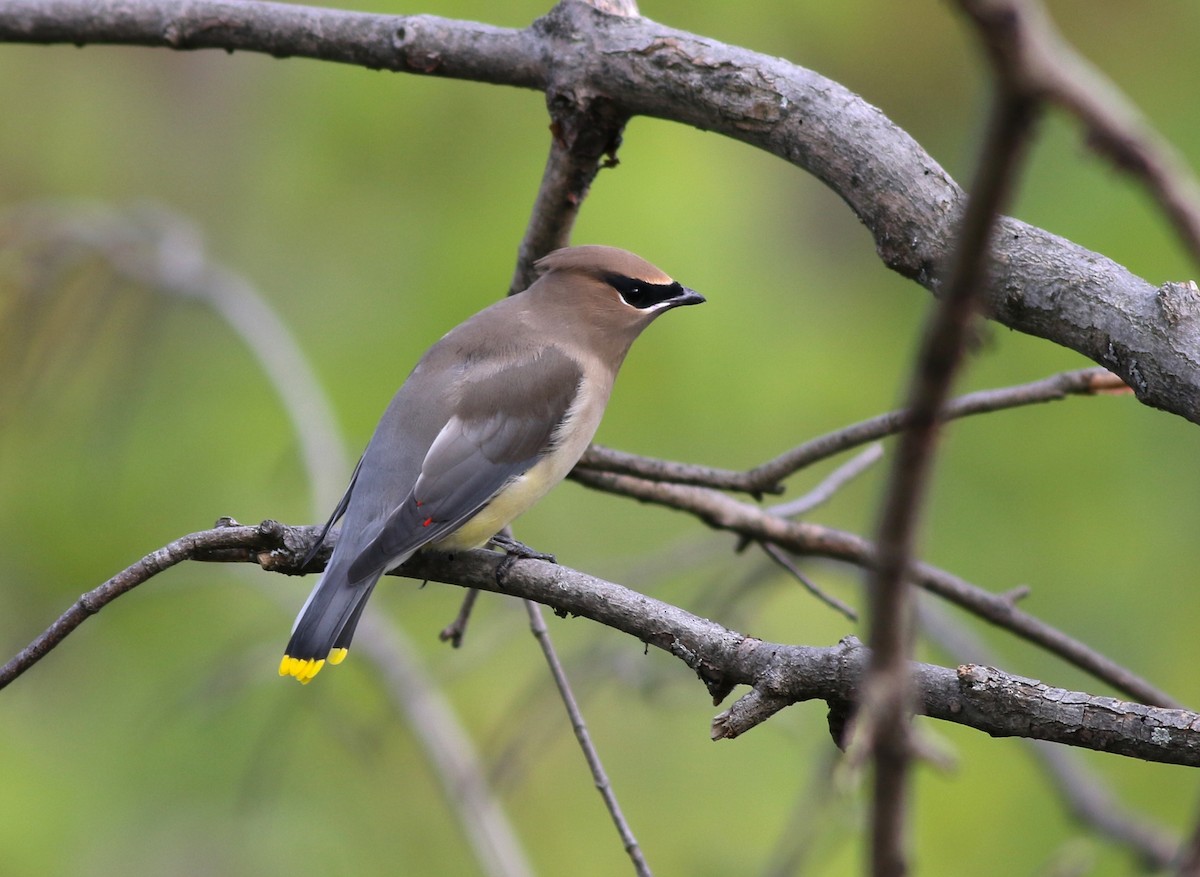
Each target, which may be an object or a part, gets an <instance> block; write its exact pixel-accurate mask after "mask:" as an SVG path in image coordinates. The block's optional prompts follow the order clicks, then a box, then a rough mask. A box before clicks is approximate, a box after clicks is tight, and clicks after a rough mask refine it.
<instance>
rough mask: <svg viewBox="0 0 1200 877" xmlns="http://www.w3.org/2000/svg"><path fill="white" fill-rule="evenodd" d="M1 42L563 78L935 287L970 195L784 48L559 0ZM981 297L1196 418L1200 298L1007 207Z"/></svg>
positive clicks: (317, 14) (20, 17) (58, 16)
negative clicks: (699, 139)
mask: <svg viewBox="0 0 1200 877" xmlns="http://www.w3.org/2000/svg"><path fill="white" fill-rule="evenodd" d="M0 41H11V42H33V43H56V42H62V43H74V44H77V45H84V44H87V43H121V44H127V45H146V46H161V47H164V48H173V49H198V48H221V49H227V50H231V51H232V50H243V51H256V52H264V53H266V54H270V55H275V56H279V57H284V56H290V55H297V56H304V57H309V58H318V59H322V60H328V61H338V62H342V63H349V64H359V65H361V66H364V67H370V68H383V69H388V70H395V71H403V72H409V73H421V74H430V75H437V76H448V77H454V78H460V79H470V80H475V81H480V82H490V83H495V84H503V85H515V86H520V87H523V88H531V89H537V90H540V91H543V92H545V91H546V90H547V89H548V87H549V86H550V85H551V83H555V84H556V87H559V88H561V87H562V86H563V84H564V83H566V82H571V83H573V86H572V87H573V89H574V90H575V91H577V92H579V93H588V92H590V93H594V94H598V95H603V96H604V97H605V98H606V100H608V101H610V102H611V106H612V107H613V108H614V109H615V110H616V111H618V112H619V113H623V114H625V115H638V114H640V115H650V116H656V117H658V118H662V119H667V120H672V121H677V122H682V123H684V124H688V125H693V126H695V127H697V128H701V129H703V130H709V131H715V132H718V133H721V134H725V135H726V136H729V137H733V138H735V139H738V140H741V141H744V142H746V143H749V144H751V145H753V146H756V147H758V148H760V149H764V150H766V151H767V152H770V153H772V154H774V155H777V156H779V157H781V158H783V159H785V160H787V161H789V162H791V163H793V164H795V165H797V166H798V167H801V168H803V169H805V170H807V171H809V172H810V173H812V174H813V175H815V176H816V177H818V178H819V179H820V180H822V181H823V182H824V183H825V184H826V185H828V186H829V187H830V188H831V189H833V190H834V191H835V192H837V193H838V194H839V195H840V196H841V197H842V198H843V199H844V200H845V201H846V203H847V204H848V205H849V206H850V208H851V209H852V210H853V211H854V212H855V214H856V215H857V216H858V217H859V218H860V219H861V220H862V222H863V223H864V224H865V225H866V226H867V228H868V229H869V230H870V231H871V233H872V235H874V237H875V242H876V247H877V250H878V252H879V255H880V258H882V259H883V261H884V262H885V264H887V265H888V266H889V267H891V268H892V269H894V270H895V271H898V272H899V273H901V274H903V275H905V276H906V277H911V278H913V279H914V280H916V281H918V282H919V283H921V284H922V285H924V286H926V287H928V288H929V289H931V290H933V291H935V292H936V291H938V278H937V275H936V271H935V267H936V266H937V265H939V264H942V263H944V261H945V259H946V257H947V255H948V253H949V248H950V246H951V242H952V240H953V233H954V224H955V221H956V220H957V218H958V216H959V214H960V212H961V210H962V207H963V201H964V199H963V194H962V190H961V189H960V188H959V187H958V185H957V184H956V183H955V182H954V181H953V180H952V179H951V178H950V177H949V176H948V175H947V174H946V172H945V171H944V170H942V168H941V167H940V166H939V165H938V164H937V162H936V161H934V160H933V159H932V158H931V157H930V156H929V155H928V154H926V153H925V152H924V150H922V149H921V147H920V146H919V145H918V144H917V143H916V142H915V141H914V140H913V139H912V138H911V137H909V136H908V135H907V134H906V133H905V132H904V131H902V130H900V129H899V128H897V127H896V126H895V125H894V124H893V123H892V122H891V121H890V120H889V119H888V118H887V117H886V116H885V115H884V114H883V113H881V112H880V111H879V110H878V109H876V108H875V107H873V106H871V105H870V104H868V103H866V102H865V101H864V100H862V99H861V98H860V97H858V96H857V95H855V94H853V93H852V92H850V91H849V90H848V89H846V88H844V87H843V86H841V85H839V84H838V83H836V82H832V81H830V80H828V79H826V78H824V77H822V76H820V75H818V74H816V73H814V72H812V71H810V70H806V69H804V68H803V67H799V66H797V65H794V64H790V63H788V62H787V61H784V60H782V59H779V58H771V57H768V56H765V55H761V54H758V53H756V52H751V51H748V50H746V49H742V48H738V47H734V46H728V45H725V44H723V43H719V42H716V41H714V40H709V39H705V38H703V37H698V36H695V35H693V34H689V33H686V32H683V31H677V30H673V29H671V28H668V27H665V26H663V25H660V24H657V23H655V22H653V21H650V20H648V19H632V18H627V17H619V16H611V15H606V14H605V13H603V12H600V11H598V10H596V9H594V8H592V7H591V6H589V5H587V4H585V3H583V2H581V0H564V2H563V3H561V4H560V5H559V6H557V7H556V8H555V9H554V10H553V11H552V12H551V13H550V14H549V15H547V16H546V17H545V18H543V19H541V20H539V21H538V22H536V23H535V24H534V25H533V26H532V27H530V28H528V29H526V30H522V31H514V30H505V29H503V28H496V27H489V26H486V25H481V24H476V23H473V22H463V21H451V20H447V19H440V18H436V17H433V16H383V15H366V14H362V13H351V12H341V11H336V10H324V9H314V8H309V7H303V6H291V5H284V4H274V3H238V2H230V0H186V2H185V0H158V2H144V3H136V4H128V3H116V2H104V0H8V2H7V3H5V4H3V6H0ZM985 305H986V308H987V310H988V312H989V314H990V315H991V316H992V317H993V318H995V319H997V320H998V321H1000V322H1001V323H1003V324H1005V325H1007V326H1009V327H1011V328H1013V329H1017V330H1019V331H1022V332H1026V333H1028V334H1031V335H1036V336H1039V337H1043V338H1047V339H1050V340H1052V341H1055V342H1056V343H1058V344H1062V345H1064V346H1066V347H1070V348H1072V349H1074V350H1077V351H1079V352H1080V353H1082V354H1084V355H1085V356H1088V357H1090V358H1091V359H1093V360H1095V361H1096V362H1098V363H1100V364H1101V365H1104V366H1105V367H1106V368H1110V369H1112V370H1113V371H1114V372H1116V373H1117V374H1119V375H1120V376H1121V377H1122V378H1123V379H1124V380H1125V381H1126V383H1128V384H1129V385H1130V386H1131V387H1132V388H1133V389H1134V391H1135V392H1136V393H1137V394H1138V397H1139V398H1140V399H1141V400H1142V401H1143V402H1145V403H1146V404H1149V405H1153V406H1155V407H1158V408H1163V409H1165V410H1167V411H1172V412H1174V413H1176V414H1179V415H1181V416H1183V417H1186V418H1188V419H1189V420H1192V421H1196V422H1200V353H1197V351H1200V294H1198V293H1197V290H1196V288H1195V286H1194V285H1192V284H1187V283H1167V284H1164V285H1163V286H1161V287H1158V288H1155V287H1154V286H1153V285H1152V284H1151V283H1149V282H1147V281H1145V280H1143V279H1141V278H1139V277H1136V276H1135V275H1133V274H1131V273H1130V272H1129V271H1127V270H1126V269H1124V268H1123V267H1121V266H1120V265H1118V264H1116V263H1115V262H1112V261H1111V260H1109V259H1106V258H1104V257H1103V256H1100V255H1098V254H1096V253H1092V252H1090V251H1088V250H1086V249H1084V248H1082V247H1079V246H1077V245H1075V244H1072V243H1071V242H1070V241H1067V240H1064V239H1063V238H1060V237H1057V236H1056V235H1052V234H1050V233H1049V232H1046V231H1043V230H1041V229H1038V228H1034V227H1032V226H1029V225H1026V224H1025V223H1021V222H1018V221H1016V220H1013V219H1006V220H1003V221H1002V222H1001V224H1000V233H999V234H998V236H997V239H996V262H995V265H994V267H993V271H992V273H991V276H990V282H989V286H988V289H987V292H986V302H985Z"/></svg>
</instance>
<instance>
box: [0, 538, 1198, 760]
mask: <svg viewBox="0 0 1200 877" xmlns="http://www.w3.org/2000/svg"><path fill="white" fill-rule="evenodd" d="M317 531H318V528H315V527H309V526H305V527H287V526H284V525H282V524H279V523H276V522H274V521H265V522H263V523H262V524H260V525H258V526H254V527H246V526H241V525H237V524H236V523H230V524H229V525H228V526H223V527H218V528H216V529H213V530H206V531H202V532H199V533H193V534H190V535H188V536H185V537H183V538H181V539H179V540H176V541H175V542H173V543H171V544H170V545H168V546H166V547H164V548H163V549H161V550H160V551H157V552H154V553H153V554H151V555H148V556H147V558H145V559H144V560H143V561H140V562H139V563H138V564H135V565H134V566H133V567H131V568H130V569H128V570H125V571H124V572H122V573H120V574H118V575H117V576H114V578H113V579H112V580H110V582H109V583H106V584H105V585H103V586H101V587H100V588H97V589H95V590H94V591H92V592H89V594H88V595H86V596H85V598H81V601H82V599H86V600H87V602H88V606H89V610H88V614H94V613H95V612H97V611H99V610H100V609H101V608H103V607H104V606H106V605H107V604H108V603H110V602H111V601H112V600H114V599H116V597H118V596H120V595H121V594H123V593H127V592H128V591H129V590H130V589H131V588H132V587H134V586H136V585H137V584H140V583H141V582H144V581H146V580H148V579H149V578H150V577H151V576H152V575H153V574H154V570H155V569H156V568H157V567H158V565H159V564H161V568H162V569H166V568H168V567H169V566H171V565H174V563H178V562H180V561H181V560H185V559H193V560H204V561H219V562H250V563H257V564H258V565H260V566H261V567H262V568H263V569H266V570H269V571H274V572H282V573H285V574H297V573H300V572H302V571H306V572H311V571H314V570H301V568H300V566H299V564H300V562H301V561H302V560H303V558H304V556H305V554H306V552H307V550H308V548H309V546H310V544H311V542H312V540H313V539H315V538H316V537H317ZM328 548H329V546H326V547H325V549H324V550H323V552H322V555H323V558H327V557H328ZM152 559H157V560H152ZM167 559H169V562H166V561H167ZM502 562H504V560H503V558H502V557H501V556H499V555H497V554H494V553H492V552H488V551H482V550H477V551H466V552H461V553H459V554H457V555H455V556H454V557H453V558H450V557H447V556H445V555H443V554H439V553H426V554H419V555H418V556H416V557H414V558H412V559H410V560H409V561H408V562H407V563H405V564H404V565H403V566H402V567H401V568H400V570H399V571H398V572H397V574H400V575H404V576H408V577H411V578H416V579H426V580H430V581H438V582H444V583H446V584H453V585H458V586H461V587H467V588H478V589H479V590H484V591H493V592H495V593H502V594H508V595H509V596H513V597H520V598H522V599H526V600H534V601H536V602H538V603H542V604H545V605H547V606H550V607H551V608H553V609H554V610H555V611H556V612H558V613H560V614H566V615H576V616H582V617H584V618H589V619H591V620H593V621H596V622H598V623H600V624H603V625H605V626H607V627H611V628H613V629H615V630H618V631H621V632H623V633H626V634H628V635H630V636H632V637H634V638H635V639H636V640H638V641H639V642H641V643H644V644H646V645H648V646H653V647H654V648H656V649H660V650H662V651H664V652H667V653H668V654H671V655H674V656H675V657H676V658H678V659H679V660H681V661H683V662H684V663H685V664H686V665H687V666H688V667H689V668H691V669H692V670H693V671H694V672H695V673H696V674H697V675H698V676H699V678H700V679H701V681H702V682H704V684H705V685H706V687H707V688H708V690H709V692H710V693H713V694H714V697H715V698H717V699H720V698H722V697H724V696H725V694H727V693H728V692H730V691H732V690H733V688H735V687H736V686H738V685H747V686H750V687H751V690H752V694H753V696H752V697H751V699H750V700H749V701H747V702H745V703H743V704H741V705H740V706H739V705H738V703H735V704H734V705H733V706H732V707H731V708H730V710H729V711H728V712H727V713H725V714H723V715H722V716H720V717H718V719H717V720H716V721H715V724H714V733H716V734H718V736H719V737H722V738H730V737H735V736H738V735H740V734H743V733H745V732H746V731H748V730H750V729H751V728H752V727H754V726H755V724H758V723H759V722H761V720H762V719H763V718H764V717H765V716H766V715H767V714H768V712H767V711H764V710H761V709H757V708H752V707H754V705H755V703H756V702H758V703H762V702H766V703H770V704H772V705H774V709H773V710H771V711H770V712H774V711H775V710H777V709H778V708H779V707H781V706H785V705H787V704H794V703H800V702H803V701H808V700H823V701H825V702H826V703H829V704H833V705H838V706H840V707H845V706H848V705H850V704H853V703H855V702H856V700H857V698H858V696H859V692H860V690H861V686H862V682H863V679H864V677H865V673H866V668H867V661H868V659H869V654H868V651H867V649H865V648H864V647H863V646H862V645H861V644H860V643H858V642H857V641H856V640H854V639H853V638H848V639H846V640H844V641H843V642H842V643H840V644H839V645H837V646H832V647H828V648H814V647H808V646H796V645H784V644H781V643H771V642H765V641H762V640H757V639H754V638H752V637H747V636H745V635H743V634H740V633H738V632H736V631H732V630H729V629H728V628H725V627H723V626H722V625H720V624H717V623H716V622H714V621H710V620H708V619H706V618H700V617H698V616H696V615H692V614H691V613H689V612H686V611H685V610H683V609H680V608H678V607H676V606H672V605H671V604H669V603H664V602H662V601H661V600H656V599H654V598H653V597H648V596H646V595H644V594H639V593H637V592H635V591H631V590H629V589H628V588H624V587H622V586H621V585H618V584H614V583H612V582H607V581H604V580H603V579H598V578H595V577H593V576H589V575H586V574H585V573H581V572H578V571H576V570H572V569H569V568H567V567H563V566H560V565H557V564H551V563H546V562H544V561H538V560H518V561H516V562H515V563H514V564H513V565H512V566H511V568H510V570H509V572H508V573H507V574H506V575H504V576H500V577H497V570H498V568H499V566H500V564H501V563H502ZM321 563H323V559H318V561H317V562H315V563H314V566H320V565H321ZM498 578H499V579H500V581H497V579H498ZM112 582H122V583H124V586H123V587H119V588H118V587H111V583H112ZM76 611H77V610H76V609H75V607H72V608H71V609H69V610H68V611H67V612H66V613H64V616H63V617H64V619H66V618H68V616H70V617H73V616H74V613H75V612H76ZM85 617H86V616H85ZM78 623H79V622H78V621H76V622H75V623H74V624H73V625H71V626H70V627H69V628H67V629H65V630H64V627H66V624H67V622H64V621H63V620H62V619H60V621H59V622H56V623H55V624H54V625H52V626H51V628H50V629H49V630H48V631H47V632H46V633H45V634H43V635H42V636H41V637H39V638H38V639H37V640H35V641H34V643H32V644H31V645H30V646H29V647H27V648H26V649H24V650H22V652H21V654H20V655H19V656H18V658H17V659H14V660H13V661H10V662H9V664H8V665H6V666H5V667H4V668H3V669H0V687H3V686H4V685H7V684H8V683H10V682H12V681H13V680H14V679H15V678H16V677H17V676H19V675H20V674H21V673H23V672H24V671H25V670H27V669H29V668H30V667H31V666H32V665H33V664H35V663H36V662H37V660H39V659H40V658H41V657H43V656H44V655H45V654H46V653H48V652H49V651H50V650H51V649H52V648H54V647H55V646H56V645H58V644H59V643H61V642H62V640H63V639H64V638H65V637H66V636H67V634H69V633H70V630H72V629H74V627H77V626H78ZM57 631H61V632H59V633H54V632H57ZM912 674H913V680H914V691H915V693H916V704H917V708H918V712H919V713H921V714H923V715H926V716H929V717H931V718H935V719H939V720H942V721H949V722H954V723H956V724H960V725H966V726H968V727H972V728H975V729H977V730H980V731H983V732H984V733H986V734H990V735H992V736H996V737H1008V736H1021V737H1027V738H1029V739H1038V740H1048V741H1051V742H1056V743H1065V744H1068V745H1072V746H1079V747H1082V748H1086V749H1093V750H1096V751H1100V752H1110V753H1114V754H1118V755H1126V756H1129V757H1132V758H1139V759H1142V760H1145V761H1156V762H1162V763H1166V764H1180V765H1186V766H1200V714H1197V713H1193V712H1190V711H1188V710H1182V709H1163V708H1159V707H1149V706H1144V705H1141V704H1135V703H1128V702H1124V701H1119V700H1117V699H1115V698H1111V697H1096V696H1093V695H1090V694H1085V693H1082V692H1074V691H1066V690H1063V689H1056V688H1052V687H1050V686H1047V685H1043V684H1042V683H1040V682H1037V681H1036V680H1032V679H1023V678H1021V677H1016V676H1009V675H1008V674H1005V673H1001V672H1000V671H998V670H993V669H990V668H986V667H980V666H976V665H965V666H963V667H960V668H958V669H957V670H955V669H952V668H947V667H937V666H933V665H930V664H920V663H914V664H913V665H912Z"/></svg>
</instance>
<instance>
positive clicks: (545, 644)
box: [525, 600, 651, 877]
mask: <svg viewBox="0 0 1200 877" xmlns="http://www.w3.org/2000/svg"><path fill="white" fill-rule="evenodd" d="M525 608H526V610H527V611H528V612H529V626H530V628H531V629H532V630H533V635H534V636H535V637H536V638H537V641H538V644H539V645H540V646H541V647H542V654H544V655H545V656H546V663H547V664H548V665H549V667H550V673H551V675H552V676H553V677H554V684H555V685H557V686H558V693H559V694H560V695H561V696H562V700H563V704H564V705H565V706H566V708H567V715H568V716H569V717H570V719H571V729H572V730H573V731H574V732H575V739H576V740H578V741H579V748H580V749H582V750H583V757H584V758H585V759H587V763H588V769H589V770H591V772H592V779H593V780H594V781H595V783H596V789H597V790H598V791H599V792H600V797H601V798H603V799H604V806H605V807H606V808H607V809H608V813H609V815H610V816H611V817H612V821H613V824H614V825H615V826H616V827H617V833H618V834H619V835H620V836H621V843H622V844H623V845H624V847H625V852H626V853H628V855H629V859H630V861H632V862H633V870H634V872H635V873H636V874H637V875H638V877H650V874H651V872H650V866H649V865H648V864H647V863H646V857H645V856H644V855H643V854H642V848H641V846H639V844H638V842H637V838H635V837H634V836H633V829H632V828H630V826H629V821H628V820H627V819H626V818H625V814H624V813H623V812H622V810H621V805H620V804H619V803H618V802H617V794H616V792H615V791H614V790H613V787H612V783H611V782H610V781H609V779H608V774H607V772H605V770H604V764H603V763H602V762H601V761H600V753H599V752H597V751H596V747H595V745H594V744H593V743H592V735H591V734H590V733H589V732H588V729H587V723H586V722H584V720H583V713H582V712H581V711H580V709H579V703H578V702H577V701H576V700H575V693H574V692H573V691H572V690H571V681H570V680H569V679H567V674H566V672H565V671H564V670H563V666H562V662H560V661H559V660H558V653H557V652H556V651H555V649H554V643H553V642H552V641H551V639H550V631H549V630H547V629H546V620H545V619H544V618H543V617H542V607H541V606H540V605H539V604H538V603H535V602H534V601H532V600H526V601H525Z"/></svg>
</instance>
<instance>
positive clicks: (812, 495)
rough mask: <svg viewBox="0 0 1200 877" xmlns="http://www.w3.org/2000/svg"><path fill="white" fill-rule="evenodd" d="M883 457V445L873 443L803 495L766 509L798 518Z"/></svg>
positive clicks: (830, 497)
mask: <svg viewBox="0 0 1200 877" xmlns="http://www.w3.org/2000/svg"><path fill="white" fill-rule="evenodd" d="M882 459H883V445H881V444H878V443H877V444H873V445H869V446H867V447H866V448H864V449H863V450H862V452H861V453H859V454H856V455H855V456H853V457H851V458H850V459H849V460H847V461H846V462H845V463H843V464H842V465H841V466H838V467H837V468H836V469H834V470H833V471H832V472H830V473H829V474H828V475H827V476H826V477H825V478H824V480H822V481H821V483H820V484H818V485H817V486H816V487H814V488H813V489H812V490H810V491H809V492H808V493H806V494H804V495H803V496H798V497H796V498H795V499H793V500H789V501H788V502H781V503H779V504H778V505H773V506H770V507H769V508H768V509H767V511H769V512H770V513H771V514H773V515H779V516H780V517H781V518H799V517H803V516H804V515H807V514H808V513H809V512H811V511H813V510H814V509H817V508H819V507H820V506H822V505H824V504H825V503H827V502H829V500H831V499H833V497H834V494H836V493H837V492H838V491H839V490H841V489H842V488H843V487H845V486H846V485H847V484H849V483H850V482H851V481H853V480H854V479H855V478H857V477H858V476H859V475H862V474H863V473H864V472H866V471H867V470H868V469H870V468H871V467H872V466H874V465H875V464H876V463H878V462H879V461H880V460H882Z"/></svg>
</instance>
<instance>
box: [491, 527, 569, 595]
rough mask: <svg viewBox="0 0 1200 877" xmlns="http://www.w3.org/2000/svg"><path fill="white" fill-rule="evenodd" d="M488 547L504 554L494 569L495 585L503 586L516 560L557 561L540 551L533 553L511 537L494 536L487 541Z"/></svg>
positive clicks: (552, 556) (522, 543)
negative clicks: (497, 549)
mask: <svg viewBox="0 0 1200 877" xmlns="http://www.w3.org/2000/svg"><path fill="white" fill-rule="evenodd" d="M488 544H489V545H491V546H492V547H493V548H499V549H500V550H502V551H503V552H504V559H503V560H502V561H500V565H499V566H497V567H496V584H497V585H501V586H503V585H504V580H505V579H506V578H508V574H509V572H510V571H511V570H512V566H513V564H514V563H516V562H517V561H518V560H544V561H546V562H547V563H558V560H557V559H556V558H555V557H554V555H553V554H544V553H543V552H541V551H535V550H534V549H532V548H530V547H529V546H528V545H526V544H525V543H524V542H518V541H517V540H516V539H513V538H512V537H511V536H502V535H499V534H497V535H495V536H493V537H492V538H491V540H489V542H488Z"/></svg>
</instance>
